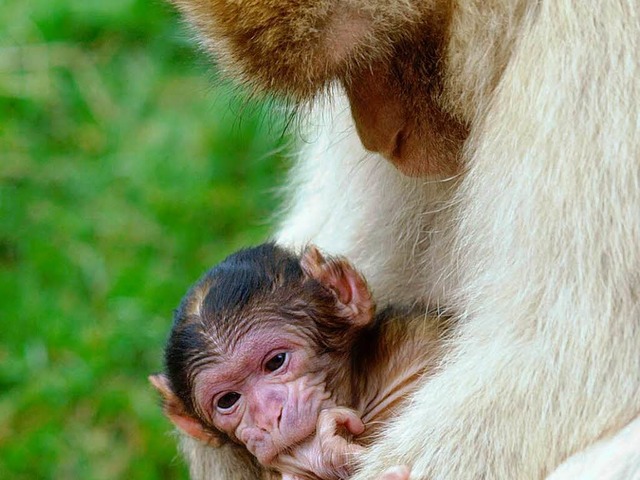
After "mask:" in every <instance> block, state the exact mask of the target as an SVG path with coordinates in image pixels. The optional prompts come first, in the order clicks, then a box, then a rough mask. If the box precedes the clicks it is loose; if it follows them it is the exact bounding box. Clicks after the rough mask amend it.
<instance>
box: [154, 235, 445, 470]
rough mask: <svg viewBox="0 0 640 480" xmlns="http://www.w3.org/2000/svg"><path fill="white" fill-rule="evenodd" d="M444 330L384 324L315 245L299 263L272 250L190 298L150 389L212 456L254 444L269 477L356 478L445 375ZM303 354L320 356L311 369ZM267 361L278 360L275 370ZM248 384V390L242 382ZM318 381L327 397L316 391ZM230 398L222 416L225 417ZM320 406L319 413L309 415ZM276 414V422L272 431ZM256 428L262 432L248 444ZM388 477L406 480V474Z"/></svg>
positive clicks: (405, 322) (243, 256)
mask: <svg viewBox="0 0 640 480" xmlns="http://www.w3.org/2000/svg"><path fill="white" fill-rule="evenodd" d="M445 327H446V322H445V319H444V318H442V317H431V318H427V317H426V314H425V312H424V309H421V310H418V309H414V310H413V311H409V310H406V309H398V308H397V307H387V308H385V309H383V310H382V311H380V312H378V313H375V306H374V303H373V299H372V298H371V294H370V291H369V290H368V288H367V286H366V282H365V281H364V279H363V278H362V277H361V276H360V275H359V274H358V272H357V271H356V270H355V269H354V267H353V266H352V265H351V264H349V263H348V262H347V261H346V260H345V259H342V258H331V257H328V258H325V257H323V256H322V254H321V253H320V252H319V251H318V250H317V249H316V248H315V247H313V246H310V247H307V248H306V249H305V252H304V253H303V254H302V255H301V256H299V255H294V254H292V253H290V252H288V251H287V250H285V249H283V248H282V247H278V246H276V245H274V244H271V243H267V244H263V245H260V246H258V247H254V248H249V249H244V250H241V251H239V252H237V253H235V254H233V255H231V256H229V257H228V258H227V259H225V260H224V261H223V262H221V263H220V264H219V265H217V266H216V267H214V268H213V269H211V270H210V271H209V272H207V273H206V274H205V275H204V277H203V278H202V279H201V280H200V281H198V282H197V283H196V284H195V285H194V286H193V287H192V288H191V289H190V290H189V292H188V293H187V295H186V296H185V297H184V299H183V300H182V302H181V304H180V307H179V308H178V309H177V310H176V314H175V319H174V324H173V327H172V330H171V334H170V336H169V340H168V342H167V347H166V350H165V364H166V375H164V374H161V375H155V376H152V377H150V380H151V382H152V383H153V384H154V386H155V387H156V388H157V389H158V391H159V392H160V393H161V394H162V396H163V399H164V409H165V413H166V414H167V417H168V418H169V419H170V420H172V421H173V422H174V423H175V425H176V426H178V428H180V429H182V430H183V431H184V432H185V433H187V434H189V435H191V436H193V437H195V438H197V439H199V440H201V441H203V442H204V443H206V444H208V445H211V446H214V447H221V446H222V445H223V444H229V443H233V442H235V443H238V444H246V446H247V448H248V449H249V450H250V451H251V452H252V453H253V454H254V455H255V456H256V457H257V458H258V460H259V461H260V463H261V464H262V465H263V466H264V467H266V468H265V470H264V472H263V475H269V474H270V472H278V471H279V472H282V473H283V475H284V477H283V478H287V479H288V478H290V479H303V478H304V479H322V480H332V479H340V478H347V477H348V476H349V474H350V473H351V471H352V468H353V461H352V460H353V458H352V457H353V456H354V454H356V453H359V452H360V451H362V448H361V446H367V445H370V444H371V443H372V441H373V439H375V438H376V437H377V436H379V435H380V432H381V431H382V430H383V429H384V425H385V424H386V423H388V422H389V420H390V419H391V418H392V417H393V415H394V414H395V413H396V412H397V411H398V409H399V408H400V406H401V405H402V404H403V403H404V402H406V401H408V399H409V398H410V394H411V393H412V392H413V391H414V390H415V388H416V387H417V384H418V381H419V380H420V379H421V378H422V377H424V376H426V375H428V374H433V373H434V372H435V370H436V366H437V361H438V359H439V358H440V356H441V355H440V353H441V351H442V348H441V347H442V345H443V343H444V342H443V335H444V333H445V330H446V328H445ZM291 333H293V334H294V336H293V338H292V340H288V339H287V335H290V334H291ZM274 337H276V338H277V339H278V340H275V341H274ZM247 342H249V345H247ZM256 342H257V343H256ZM271 344H273V345H271ZM301 345H305V347H304V351H312V353H311V354H310V358H307V359H306V360H305V359H304V357H305V354H303V353H302V352H303V351H301V350H300V346H301ZM276 347H277V348H276ZM261 351H263V352H262V353H260V352H261ZM265 352H266V353H267V354H266V355H265ZM275 353H277V354H275ZM274 354H275V355H274ZM253 357H256V361H254V360H248V359H251V358H253ZM265 357H266V358H267V359H269V358H271V360H269V361H268V362H266V364H265V363H264V358H265ZM274 359H276V360H277V362H278V363H276V364H275V365H274V366H273V367H269V370H268V371H266V372H265V371H264V369H265V366H264V365H270V362H271V361H273V360H274ZM254 365H257V367H256V366H254ZM232 372H233V373H232ZM235 372H237V373H235ZM256 376H257V377H258V378H259V379H258V381H254V380H253V378H254V377H256ZM263 376H264V377H265V380H263V379H262V378H263ZM247 377H250V378H251V379H252V380H251V382H250V383H249V384H247V385H245V383H243V382H242V381H241V380H240V379H244V378H247ZM222 378H224V379H227V380H224V381H223V380H222ZM292 378H293V380H292ZM297 378H301V379H302V380H301V381H299V380H296V379H297ZM285 379H286V380H285ZM318 382H320V384H321V385H322V387H320V390H318V387H313V388H312V389H309V388H310V387H309V386H310V385H314V384H317V383H318ZM258 383H259V385H260V386H256V385H257V384H258ZM287 385H293V386H291V387H287ZM229 389H233V390H235V391H234V392H231V393H229V392H227V393H218V394H215V395H214V396H213V401H212V400H211V396H210V394H207V395H206V396H205V397H204V399H203V398H202V395H201V393H202V392H203V391H211V390H213V391H222V392H225V391H227V390H229ZM236 392H241V393H236ZM314 392H316V393H314ZM318 392H319V393H318ZM300 395H302V396H304V398H305V399H304V401H303V402H302V403H303V405H302V406H300V405H298V400H297V398H299V396H300ZM221 398H222V401H224V402H225V407H223V408H222V409H220V407H216V405H217V404H219V403H220V401H221V400H220V399H221ZM269 398H273V399H274V400H273V401H274V402H276V403H277V405H274V407H273V408H271V407H269V406H268V405H267V403H266V402H269V400H268V399H269ZM276 398H277V400H276ZM314 398H318V399H319V400H317V401H318V402H321V403H318V405H319V407H313V406H311V407H310V406H309V405H314V404H315V402H316V400H314ZM345 407H346V408H345ZM274 408H275V410H274ZM297 411H300V412H304V414H303V417H302V418H304V421H303V420H302V419H301V418H297V415H298V414H297V413H296V412H297ZM271 412H274V413H273V415H276V416H277V421H275V420H274V421H273V422H272V421H271V420H269V418H270V415H271ZM233 418H239V419H240V420H238V421H234V420H233ZM316 418H317V419H316ZM230 422H231V423H230ZM234 422H235V423H234ZM238 422H239V423H238ZM257 422H259V425H260V426H259V428H258V429H257V430H258V433H255V434H254V433H247V432H252V431H253V429H255V427H254V425H255V426H258V423H257ZM303 423H307V424H309V427H310V428H309V429H308V430H304V427H301V425H302V424H303ZM288 424H291V425H295V426H293V427H288V426H287V425H288ZM224 425H226V427H225V426H224ZM230 425H232V426H230ZM342 425H344V426H348V429H347V431H348V432H350V433H354V434H355V435H356V436H355V438H353V445H354V446H351V445H349V443H347V442H346V441H345V439H344V438H342V437H341V436H340V435H338V434H337V433H336V432H337V429H338V428H339V427H340V426H342ZM301 431H304V432H305V433H303V434H302V436H299V438H296V439H295V440H287V439H291V438H294V437H295V436H296V435H298V434H299V432H301ZM265 432H269V433H268V435H269V437H268V438H269V439H270V438H273V442H274V443H273V445H274V447H271V443H265V442H271V440H265V437H264V435H265ZM254 437H255V438H256V440H252V438H254ZM316 437H317V438H316ZM247 442H248V443H247ZM252 442H253V443H252ZM256 442H258V443H256ZM276 444H277V446H275V445H276ZM251 445H253V447H252V446H251ZM355 445H357V446H355ZM252 463H253V462H252ZM254 467H255V465H252V468H254ZM388 475H389V476H388V478H389V479H390V480H391V479H398V480H403V479H405V478H406V476H407V473H404V474H403V473H399V474H392V473H389V474H388ZM385 478H387V477H385Z"/></svg>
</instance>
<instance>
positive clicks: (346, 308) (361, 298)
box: [300, 245, 375, 328]
mask: <svg viewBox="0 0 640 480" xmlns="http://www.w3.org/2000/svg"><path fill="white" fill-rule="evenodd" d="M300 266H301V267H302V270H303V271H304V273H305V275H306V276H307V277H308V278H313V279H314V280H316V281H318V282H320V283H321V284H322V285H324V286H325V287H326V288H328V289H329V290H331V291H332V292H333V294H334V296H335V300H336V307H337V308H338V311H339V313H340V315H341V316H343V317H344V318H345V319H347V320H349V322H351V324H352V325H353V326H354V327H356V328H362V327H365V326H367V325H368V324H369V323H370V322H371V321H372V320H373V313H374V310H375V304H374V302H373V298H372V297H371V292H370V291H369V287H368V286H367V282H366V281H365V279H364V278H363V277H362V275H360V273H359V272H358V271H357V270H356V269H355V267H354V266H353V265H352V264H351V263H349V261H348V260H347V259H346V258H344V257H327V258H326V259H325V257H323V256H322V254H321V253H320V250H318V248H317V247H316V246H315V245H309V246H308V247H307V248H306V249H305V251H304V253H303V254H302V257H301V258H300Z"/></svg>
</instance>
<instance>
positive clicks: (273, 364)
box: [264, 352, 287, 372]
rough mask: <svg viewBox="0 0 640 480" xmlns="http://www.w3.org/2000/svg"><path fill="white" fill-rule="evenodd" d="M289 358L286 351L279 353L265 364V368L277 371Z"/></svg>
mask: <svg viewBox="0 0 640 480" xmlns="http://www.w3.org/2000/svg"><path fill="white" fill-rule="evenodd" d="M286 359H287V354H286V353H285V352H282V353H279V354H277V355H275V356H274V357H272V358H271V359H270V360H269V361H268V362H267V363H265V364H264V368H266V369H267V370H269V371H270V372H275V371H276V370H278V369H279V368H280V367H281V366H282V365H283V364H284V361H285V360H286Z"/></svg>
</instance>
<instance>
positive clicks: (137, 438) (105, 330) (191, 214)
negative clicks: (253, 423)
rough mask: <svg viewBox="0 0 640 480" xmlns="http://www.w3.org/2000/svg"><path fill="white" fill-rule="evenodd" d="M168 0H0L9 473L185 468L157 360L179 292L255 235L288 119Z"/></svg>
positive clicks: (105, 473) (4, 450) (3, 465)
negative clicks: (234, 83)
mask: <svg viewBox="0 0 640 480" xmlns="http://www.w3.org/2000/svg"><path fill="white" fill-rule="evenodd" d="M206 64H207V60H206V59H205V58H204V57H203V56H201V55H198V54H197V53H195V51H194V46H193V42H192V41H191V40H190V34H189V33H188V31H187V29H186V28H185V27H184V26H183V25H181V23H180V21H179V20H178V19H177V18H176V15H175V14H174V12H173V11H172V9H171V8H170V7H169V6H168V5H165V4H164V3H162V2H159V1H158V2H156V1H151V2H149V1H142V0H115V1H110V2H104V1H97V0H58V1H55V2H52V1H45V0H32V1H30V2H24V1H18V0H5V1H4V2H0V326H1V327H2V328H1V330H0V478H2V479H31V478H34V479H35V478H38V479H48V478H51V479H71V478H82V479H87V480H89V479H115V478H127V479H134V478H136V479H152V478H162V479H169V478H186V469H185V467H184V465H183V464H182V462H181V460H180V459H179V458H178V456H177V452H176V447H175V440H174V438H173V437H172V436H171V435H170V433H169V432H170V431H171V428H170V426H169V424H168V422H167V421H165V419H164V417H162V415H161V412H160V408H159V400H158V398H157V396H156V395H155V392H154V391H153V390H152V389H151V388H150V386H149V385H148V383H147V379H146V377H147V375H148V374H150V373H153V372H156V371H158V370H160V369H161V368H162V365H161V352H162V346H163V343H164V340H165V338H166V335H167V332H168V329H169V326H170V321H171V314H172V310H173V308H175V307H176V306H177V304H178V301H179V299H180V297H181V296H182V294H183V293H184V292H185V291H186V288H187V287H188V285H189V284H190V283H192V282H193V281H195V280H196V279H197V278H198V276H199V275H200V274H201V273H202V272H203V271H204V270H206V269H207V268H208V267H209V266H211V265H212V264H213V263H215V262H216V261H218V260H220V259H221V258H222V257H224V256H225V255H226V254H228V253H230V252H231V251H233V250H234V249H236V248H238V247H240V246H243V245H247V244H253V243H257V242H260V241H262V240H263V239H264V238H265V237H266V236H267V235H268V233H269V228H268V225H269V222H270V219H271V217H272V214H273V212H274V211H275V208H276V199H275V195H274V193H273V190H272V188H273V186H274V185H277V184H278V183H281V177H282V175H283V171H284V163H285V162H284V155H283V153H282V152H283V146H282V145H283V140H282V135H281V133H282V131H283V127H282V125H283V123H282V119H280V118H278V115H277V113H272V112H273V111H272V110H268V109H267V108H266V107H265V106H263V105H259V104H256V103H249V102H246V101H244V100H241V99H237V98H235V97H234V96H233V95H231V94H229V92H228V90H229V89H228V87H225V86H224V85H222V82H221V81H220V80H219V79H218V78H216V76H215V74H213V73H212V71H211V68H210V67H208V66H206Z"/></svg>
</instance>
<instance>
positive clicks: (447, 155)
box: [176, 0, 640, 480]
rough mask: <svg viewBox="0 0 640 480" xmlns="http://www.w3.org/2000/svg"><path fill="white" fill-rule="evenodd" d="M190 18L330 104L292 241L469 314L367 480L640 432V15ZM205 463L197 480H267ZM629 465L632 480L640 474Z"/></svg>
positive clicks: (615, 11) (487, 9)
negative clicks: (632, 428) (392, 468)
mask: <svg viewBox="0 0 640 480" xmlns="http://www.w3.org/2000/svg"><path fill="white" fill-rule="evenodd" d="M176 4H177V6H178V8H179V9H180V10H181V11H182V12H184V14H185V16H186V18H187V19H189V21H191V22H192V23H193V25H194V26H195V27H196V29H197V30H198V31H199V32H200V38H201V41H202V44H203V45H204V47H205V48H206V49H207V50H208V51H211V52H213V53H214V55H215V56H216V58H217V59H218V61H219V62H220V64H221V65H222V67H223V68H224V69H225V70H226V71H227V72H228V74H229V75H230V76H231V77H234V78H237V79H238V80H239V81H240V82H243V83H245V84H249V85H250V87H251V88H252V89H254V90H260V91H265V92H273V93H276V94H283V95H287V96H289V97H290V98H292V99H294V100H296V101H301V100H304V101H306V100H308V99H311V98H314V96H315V95H317V96H318V98H317V100H318V101H317V102H316V103H315V105H316V107H315V110H314V111H313V112H311V113H310V114H309V115H310V116H309V117H308V118H309V121H308V125H309V127H308V128H309V133H308V134H307V135H305V136H306V138H308V139H309V138H310V139H312V140H313V141H312V142H311V144H308V145H306V146H305V147H304V149H303V151H302V152H301V154H300V161H299V162H298V164H297V165H296V167H294V171H293V174H292V180H291V185H292V196H291V202H290V205H289V208H288V210H287V213H286V214H285V216H284V218H283V220H282V222H281V226H280V228H279V231H278V233H277V235H276V239H277V242H278V243H280V244H282V245H288V246H292V247H296V246H300V245H304V244H306V243H308V242H313V243H315V244H317V245H319V246H320V247H321V248H322V249H324V250H327V251H330V252H335V253H338V254H342V255H345V256H347V257H348V258H349V259H351V260H352V261H353V262H354V263H355V264H357V265H358V267H359V268H361V269H362V271H363V273H364V274H365V276H366V278H367V279H368V281H369V284H370V286H371V287H372V289H373V292H374V294H375V297H376V298H377V299H380V301H384V302H388V301H390V302H392V303H395V302H400V303H407V302H412V301H413V302H423V303H431V304H434V305H437V306H438V307H439V308H441V309H444V310H446V311H447V312H448V313H450V314H452V315H454V316H455V317H456V322H455V325H456V328H455V332H454V333H453V337H452V338H453V340H452V348H451V349H448V350H447V353H446V354H445V358H444V362H443V368H442V369H441V371H440V372H439V373H438V374H437V375H435V376H433V377H429V378H428V379H426V381H425V383H424V385H423V386H422V387H421V388H420V389H419V391H418V392H417V393H416V394H415V395H414V396H413V397H412V401H411V403H410V404H407V405H406V407H405V408H404V411H403V412H402V414H401V415H399V416H398V417H397V419H395V420H394V421H393V422H392V423H391V424H390V426H389V427H388V428H386V429H385V432H384V433H383V435H382V438H380V439H379V440H378V441H376V442H374V444H373V445H372V446H371V447H370V448H368V449H367V452H365V453H364V455H363V457H362V458H361V463H362V465H363V469H362V470H361V471H360V472H359V473H358V474H357V475H356V476H355V477H354V478H355V479H356V480H361V479H371V478H375V477H376V475H377V474H378V473H379V472H381V471H382V470H383V469H384V468H386V467H388V466H389V465H396V464H408V465H410V466H411V467H412V470H411V471H412V473H411V475H412V478H413V479H456V480H457V479H464V478H474V479H475V478H482V479H511V478H518V479H523V480H525V479H539V478H544V477H545V476H547V475H549V474H551V472H552V471H553V470H554V469H556V467H558V466H559V465H560V464H561V463H562V462H563V461H564V460H565V459H567V458H569V457H570V456H572V455H574V454H578V455H579V452H580V451H582V450H584V449H587V448H588V447H589V446H590V445H592V444H594V443H595V442H605V443H606V442H607V439H609V438H612V437H613V436H614V434H615V433H616V432H621V433H620V434H619V435H623V433H622V429H623V428H624V427H625V425H628V424H630V422H631V421H632V420H633V419H634V418H635V417H637V416H638V415H639V414H640V375H639V374H638V372H640V355H638V352H639V351H640V273H639V272H640V249H638V238H640V216H639V215H638V212H640V183H639V182H638V179H639V178H640V124H639V122H638V118H640V102H638V98H640V57H639V56H638V51H640V22H639V21H638V19H639V18H640V6H639V5H638V2H635V1H631V0H612V1H609V2H576V1H571V0H535V1H533V0H496V1H486V0H446V1H445V0H431V1H429V0H426V1H425V0H391V1H388V2H378V1H375V0H299V1H298V0H295V1H294V0H242V1H240V0H176ZM327 91H328V92H327ZM305 113H306V112H305ZM363 145H364V146H365V147H367V148H368V149H369V150H370V151H367V150H365V149H364V148H363ZM385 160H387V161H389V162H390V164H386V163H385ZM392 165H393V166H392ZM402 173H404V174H409V175H412V176H414V177H416V178H407V177H406V176H403V175H402ZM452 175H453V176H454V178H451V176H452ZM616 438H621V437H616ZM622 438H624V437H622ZM611 441H612V442H613V443H611V445H614V444H615V442H614V440H611ZM598 445H602V443H598ZM198 448H199V447H198ZM594 448H595V447H594ZM185 450H186V455H187V458H188V459H189V462H190V465H191V469H192V470H191V471H192V476H193V477H194V478H198V479H199V478H215V479H222V480H225V479H230V478H233V479H242V480H245V479H250V478H255V477H252V475H251V473H247V474H244V473H240V472H242V471H244V470H243V469H242V468H240V467H239V466H241V465H242V460H239V459H237V458H235V457H232V456H227V455H225V454H224V453H221V452H220V451H215V450H213V449H209V450H206V449H194V448H193V446H192V445H186V446H185ZM596 450H597V448H596ZM631 450H632V451H633V449H631ZM635 452H637V448H636V449H635ZM576 458H577V457H573V459H572V460H571V461H570V462H575V461H578V462H579V461H580V460H579V459H578V460H575V459H576ZM616 458H617V460H616V462H622V463H625V462H626V465H627V467H628V468H626V469H625V468H623V469H620V468H618V466H619V465H618V463H616V464H615V465H613V464H611V465H610V468H611V471H618V472H619V471H623V472H626V474H627V476H624V475H622V474H621V476H618V477H616V478H619V479H626V478H631V477H629V472H632V474H636V475H638V474H640V473H638V472H640V461H638V460H637V458H638V456H637V455H636V456H635V457H634V456H633V455H632V454H629V455H626V456H623V457H622V458H619V457H616ZM585 462H586V463H585ZM588 462H589V460H588V459H587V458H585V457H582V463H583V464H584V465H586V467H585V469H586V470H589V467H588ZM229 465H232V467H229ZM229 471H232V472H233V473H232V474H227V473H226V472H229ZM567 478H571V477H567Z"/></svg>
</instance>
